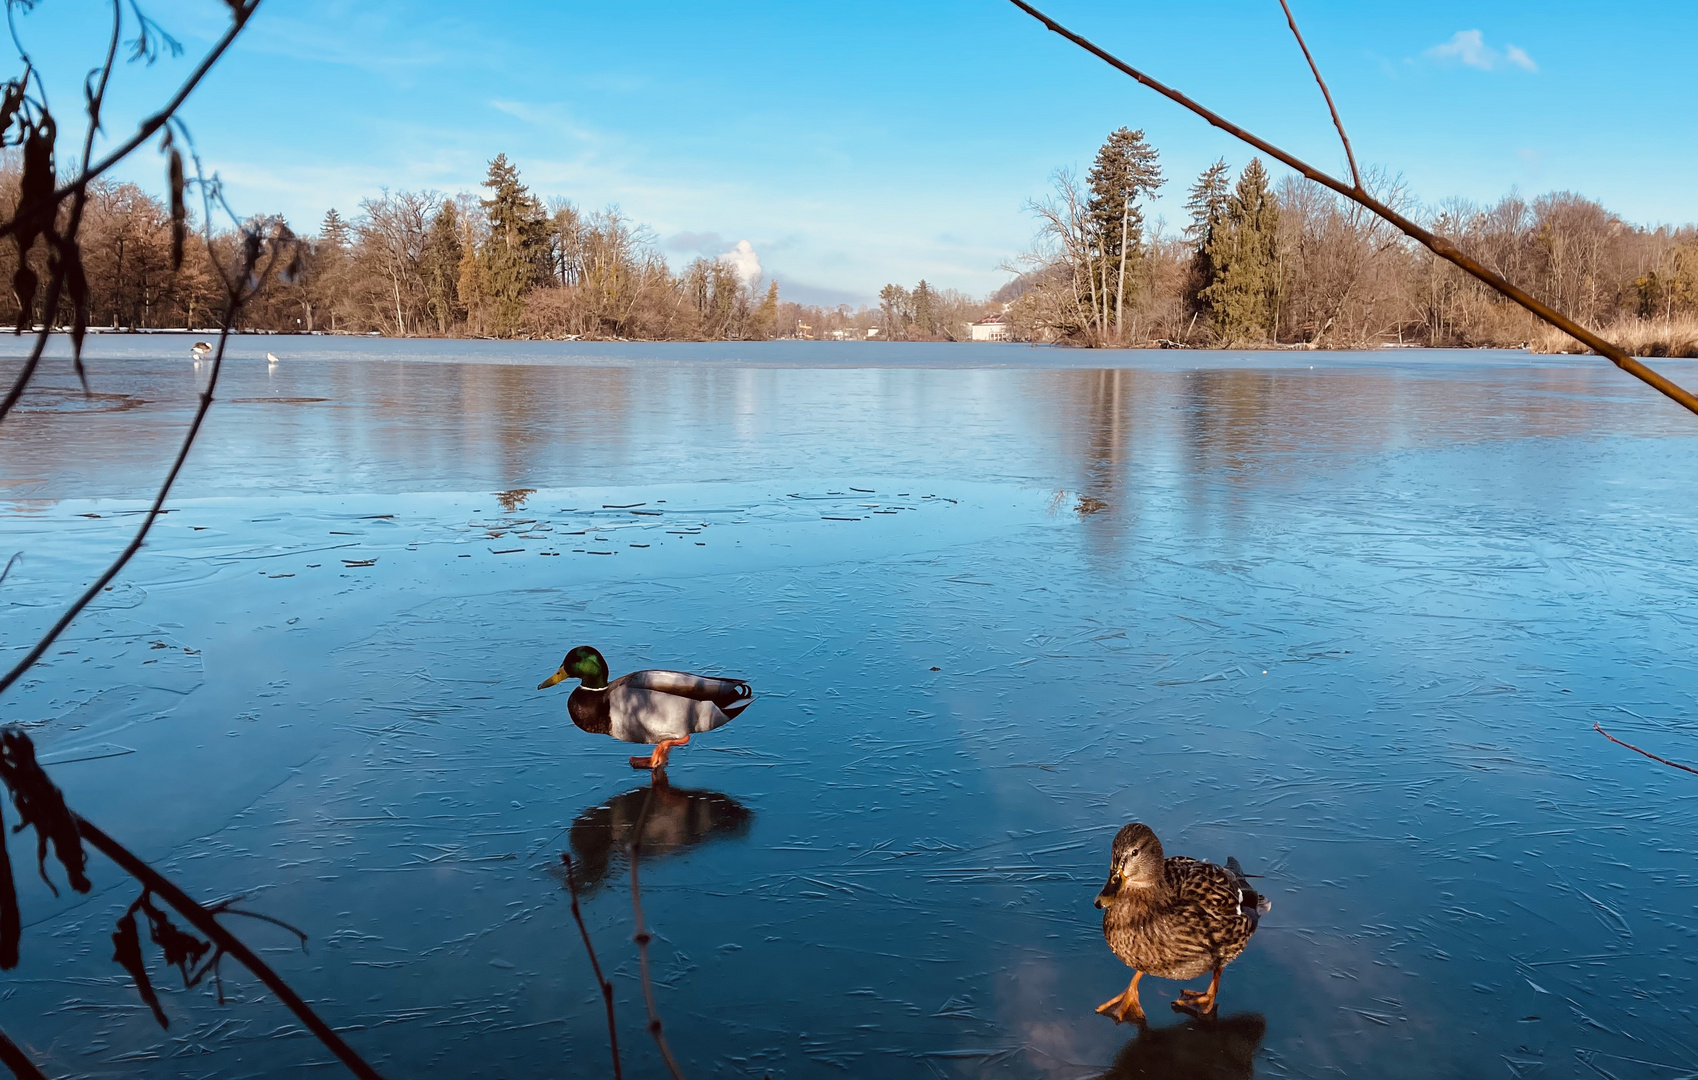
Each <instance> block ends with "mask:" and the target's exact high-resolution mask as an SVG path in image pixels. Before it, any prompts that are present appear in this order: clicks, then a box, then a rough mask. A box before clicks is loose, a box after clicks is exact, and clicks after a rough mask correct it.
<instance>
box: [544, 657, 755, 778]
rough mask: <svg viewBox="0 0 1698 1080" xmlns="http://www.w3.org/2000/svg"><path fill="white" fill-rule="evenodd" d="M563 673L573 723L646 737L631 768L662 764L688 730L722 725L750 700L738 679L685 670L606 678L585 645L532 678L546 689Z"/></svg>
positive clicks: (629, 737)
mask: <svg viewBox="0 0 1698 1080" xmlns="http://www.w3.org/2000/svg"><path fill="white" fill-rule="evenodd" d="M567 679H577V680H578V686H577V689H575V690H573V691H572V696H571V697H569V698H567V699H566V712H567V713H568V714H569V715H570V716H571V717H572V723H574V724H576V725H578V726H579V727H580V728H582V729H584V730H585V731H587V732H589V733H590V734H591V735H608V736H611V737H613V738H615V739H618V740H620V741H621V742H629V743H649V744H652V745H653V746H654V751H653V752H652V753H650V754H649V756H647V757H640V758H638V757H634V758H632V759H631V768H633V769H663V768H665V767H666V756H667V754H669V753H671V752H672V748H673V747H675V746H683V745H684V744H685V743H687V742H689V741H690V736H691V735H696V734H700V733H701V732H704V731H712V730H713V729H714V728H716V727H723V726H724V725H726V724H728V723H730V722H731V720H732V718H733V717H735V716H736V715H737V714H738V713H740V712H742V711H743V710H744V709H746V708H748V707H749V703H750V702H751V701H753V700H755V692H754V691H753V690H751V689H749V684H748V683H746V682H743V681H742V680H740V679H718V678H714V677H713V676H711V675H692V674H690V673H689V672H686V671H661V670H649V671H633V672H631V674H629V675H621V676H619V678H617V679H614V680H613V681H611V682H609V681H608V678H607V661H606V660H604V659H602V656H601V653H599V652H597V651H596V650H595V649H592V648H591V647H590V646H588V645H579V646H578V647H577V648H575V649H573V650H572V651H571V652H569V653H567V654H566V659H564V660H562V661H561V662H560V669H559V670H558V671H556V672H555V673H554V674H553V675H550V676H549V677H548V678H546V679H544V680H543V681H542V682H541V683H539V684H537V689H538V690H546V689H548V688H549V687H550V686H553V685H555V684H556V683H560V682H564V681H566V680H567Z"/></svg>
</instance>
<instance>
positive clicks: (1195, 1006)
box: [1173, 968, 1220, 1018]
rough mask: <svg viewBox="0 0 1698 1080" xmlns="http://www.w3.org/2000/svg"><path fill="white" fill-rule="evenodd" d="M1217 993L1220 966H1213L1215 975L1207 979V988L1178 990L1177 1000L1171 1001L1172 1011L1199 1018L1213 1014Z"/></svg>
mask: <svg viewBox="0 0 1698 1080" xmlns="http://www.w3.org/2000/svg"><path fill="white" fill-rule="evenodd" d="M1218 993H1220V968H1215V976H1214V978H1212V979H1210V980H1209V988H1208V989H1207V990H1181V991H1179V1000H1178V1001H1176V1002H1174V1003H1173V1011H1174V1012H1183V1013H1190V1014H1191V1015H1192V1016H1195V1017H1199V1018H1201V1017H1206V1016H1213V1015H1214V1014H1215V995H1216V994H1218Z"/></svg>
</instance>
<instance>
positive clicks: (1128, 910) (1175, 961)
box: [1103, 855, 1258, 979]
mask: <svg viewBox="0 0 1698 1080" xmlns="http://www.w3.org/2000/svg"><path fill="white" fill-rule="evenodd" d="M1246 890H1247V886H1246V884H1245V883H1244V881H1243V879H1242V878H1240V877H1235V876H1234V875H1233V874H1232V872H1231V871H1229V870H1227V869H1225V868H1224V867H1219V866H1215V865H1213V864H1212V863H1206V862H1199V861H1197V860H1196V859H1187V858H1185V857H1184V856H1182V855H1176V856H1174V857H1173V858H1171V859H1166V860H1164V863H1163V866H1162V882H1161V885H1160V886H1158V887H1157V888H1155V889H1149V890H1141V889H1140V890H1134V889H1123V890H1122V891H1121V894H1120V896H1119V898H1118V899H1117V900H1116V901H1115V902H1114V903H1111V904H1109V905H1108V907H1107V908H1105V909H1104V910H1103V937H1104V938H1105V939H1107V941H1108V947H1109V948H1111V949H1113V950H1114V955H1116V956H1118V957H1120V959H1122V960H1124V961H1125V962H1126V966H1127V967H1130V968H1136V969H1137V970H1139V971H1144V972H1148V973H1149V974H1151V975H1154V976H1156V977H1157V978H1158V979H1195V978H1196V977H1197V976H1199V975H1201V974H1203V973H1204V972H1207V971H1213V970H1214V969H1215V968H1216V967H1219V966H1222V965H1225V964H1230V963H1231V962H1232V961H1234V960H1236V959H1238V954H1239V953H1242V952H1243V951H1244V947H1245V946H1246V945H1248V944H1250V935H1251V934H1253V933H1255V932H1256V919H1257V918H1258V913H1257V911H1256V906H1255V900H1253V899H1252V900H1251V903H1250V907H1249V914H1245V906H1244V900H1243V896H1244V893H1245V892H1246ZM1146 892H1148V893H1150V894H1153V895H1143V894H1144V893H1146ZM1129 894H1130V895H1129ZM1250 896H1251V897H1255V896H1256V894H1255V893H1253V892H1252V893H1250Z"/></svg>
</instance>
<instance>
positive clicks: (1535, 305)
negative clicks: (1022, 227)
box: [1009, 0, 1698, 415]
mask: <svg viewBox="0 0 1698 1080" xmlns="http://www.w3.org/2000/svg"><path fill="white" fill-rule="evenodd" d="M1009 2H1010V3H1012V4H1013V5H1014V6H1015V7H1017V8H1019V9H1020V10H1021V11H1024V12H1025V13H1026V14H1028V15H1030V16H1032V18H1034V19H1037V20H1038V21H1039V22H1041V23H1043V24H1044V26H1046V27H1047V28H1049V29H1050V30H1052V31H1054V32H1055V33H1057V34H1059V35H1060V36H1062V37H1064V38H1066V39H1067V40H1068V41H1071V42H1073V44H1075V45H1077V46H1079V47H1080V48H1081V49H1084V50H1085V51H1086V52H1088V53H1091V54H1092V55H1093V56H1096V57H1097V58H1098V59H1100V60H1102V61H1104V62H1105V63H1107V64H1109V65H1111V66H1113V67H1115V68H1117V69H1119V70H1120V71H1122V72H1124V73H1125V74H1127V75H1130V76H1131V77H1132V78H1134V79H1136V80H1137V81H1138V82H1140V83H1143V84H1144V85H1145V86H1147V87H1149V88H1150V89H1151V90H1154V91H1155V92H1156V93H1158V94H1160V95H1162V96H1163V97H1165V98H1167V99H1168V100H1169V101H1172V102H1174V103H1176V104H1178V105H1180V106H1182V107H1184V108H1186V109H1188V110H1190V111H1191V112H1193V113H1195V114H1197V115H1198V116H1200V117H1202V118H1203V119H1204V120H1207V121H1208V122H1209V123H1210V124H1213V125H1214V126H1215V127H1217V128H1220V129H1221V130H1222V131H1224V132H1226V133H1227V134H1228V135H1231V136H1233V137H1234V138H1237V139H1239V140H1241V141H1243V142H1246V143H1249V144H1250V145H1251V146H1254V147H1255V148H1256V149H1258V150H1260V151H1262V153H1264V154H1267V155H1268V156H1269V157H1271V158H1273V159H1274V160H1276V161H1279V162H1281V163H1283V164H1284V165H1287V166H1289V167H1290V168H1292V169H1295V170H1296V171H1297V172H1299V173H1302V174H1303V175H1304V176H1305V177H1307V178H1308V179H1310V180H1313V181H1314V182H1315V183H1317V184H1320V185H1321V186H1323V187H1327V188H1331V189H1332V190H1333V191H1336V192H1338V193H1339V194H1340V195H1343V196H1344V197H1345V198H1347V199H1349V200H1351V201H1352V202H1354V203H1356V204H1358V205H1360V206H1362V207H1364V208H1365V209H1367V210H1370V211H1372V212H1373V213H1375V214H1377V215H1379V216H1380V217H1381V218H1384V219H1385V220H1386V221H1388V222H1390V223H1391V224H1392V225H1394V226H1396V227H1397V228H1398V229H1400V230H1401V231H1402V232H1403V233H1404V234H1405V235H1406V236H1409V237H1410V238H1412V239H1414V240H1417V241H1419V242H1420V243H1421V244H1422V245H1423V246H1425V247H1426V248H1427V249H1428V250H1429V251H1431V252H1432V253H1433V254H1435V255H1437V256H1438V257H1439V258H1441V259H1444V260H1445V261H1446V262H1449V263H1451V264H1453V265H1454V266H1456V267H1458V268H1459V269H1461V270H1462V271H1463V272H1464V273H1466V274H1468V275H1470V276H1472V277H1474V278H1476V279H1478V280H1479V281H1481V282H1484V283H1485V284H1486V285H1488V286H1490V287H1491V288H1492V289H1495V290H1496V291H1497V292H1499V293H1501V294H1503V295H1504V296H1507V297H1508V298H1509V299H1511V300H1513V301H1515V302H1516V303H1517V304H1519V305H1521V306H1522V307H1524V308H1526V309H1527V310H1528V311H1530V312H1532V313H1533V314H1534V315H1536V316H1538V317H1539V318H1541V319H1543V320H1544V321H1545V322H1548V323H1550V324H1551V325H1552V326H1554V327H1556V328H1557V329H1559V330H1561V331H1562V332H1563V333H1565V334H1567V335H1568V336H1569V337H1572V338H1574V339H1575V340H1576V341H1579V342H1580V343H1581V344H1583V345H1585V346H1586V347H1587V348H1589V349H1591V350H1592V351H1593V352H1595V353H1598V354H1599V355H1600V356H1604V357H1606V358H1608V359H1609V360H1610V362H1611V363H1613V364H1615V366H1616V367H1618V368H1620V369H1622V370H1623V371H1625V372H1627V373H1628V374H1629V375H1632V376H1633V377H1634V378H1636V379H1638V380H1640V381H1641V382H1643V383H1645V384H1646V385H1647V386H1650V387H1652V388H1654V389H1655V390H1657V392H1659V393H1661V394H1662V395H1663V396H1664V397H1666V398H1668V399H1669V400H1671V401H1674V402H1676V403H1678V404H1679V405H1681V406H1682V407H1684V408H1685V409H1686V410H1687V411H1689V412H1691V413H1693V414H1694V415H1698V396H1694V395H1693V394H1692V393H1691V392H1690V391H1688V390H1686V389H1683V388H1682V387H1681V386H1679V385H1678V384H1676V383H1674V382H1673V381H1671V380H1669V379H1667V378H1665V377H1663V376H1662V375H1659V374H1658V373H1657V372H1655V371H1653V370H1651V369H1650V368H1648V367H1646V366H1645V365H1644V364H1642V363H1640V362H1639V361H1638V360H1635V359H1634V358H1633V357H1631V356H1629V355H1628V354H1627V352H1626V351H1625V350H1623V349H1622V348H1621V347H1620V346H1618V345H1614V344H1612V343H1611V342H1608V341H1605V340H1604V339H1603V338H1601V337H1599V336H1598V335H1597V334H1595V333H1593V332H1592V331H1590V330H1588V329H1586V328H1585V327H1584V326H1581V325H1580V324H1579V323H1577V322H1575V321H1574V320H1573V319H1570V318H1569V317H1568V316H1566V315H1564V314H1562V312H1560V311H1557V310H1556V309H1555V308H1552V307H1551V306H1550V305H1548V304H1545V303H1543V302H1542V301H1539V300H1537V299H1534V298H1533V297H1532V296H1531V295H1529V294H1528V293H1527V292H1525V291H1524V290H1522V289H1520V288H1517V287H1516V286H1515V285H1512V284H1510V283H1509V282H1508V281H1506V280H1505V279H1503V278H1502V277H1500V276H1498V275H1497V274H1494V273H1493V272H1492V271H1490V270H1488V269H1486V268H1485V267H1484V266H1482V265H1480V264H1479V263H1478V262H1476V261H1474V260H1473V259H1471V258H1469V257H1468V256H1467V255H1464V254H1463V253H1462V252H1461V251H1460V250H1458V249H1457V247H1456V245H1455V244H1452V243H1451V242H1450V241H1449V240H1446V239H1445V238H1444V237H1442V236H1435V235H1434V234H1433V233H1430V232H1428V231H1427V230H1426V229H1423V228H1422V227H1421V226H1419V225H1417V224H1415V223H1414V222H1413V221H1410V220H1409V219H1408V218H1406V217H1404V216H1403V215H1402V214H1399V213H1398V212H1397V211H1396V210H1393V209H1392V208H1391V207H1389V206H1387V205H1385V204H1384V203H1382V202H1380V201H1379V200H1378V199H1375V198H1374V197H1373V196H1371V195H1369V194H1368V193H1367V192H1366V191H1362V190H1359V189H1357V188H1353V187H1351V186H1350V185H1349V184H1346V183H1344V182H1343V181H1342V180H1339V179H1337V178H1336V177H1333V176H1331V175H1329V174H1328V173H1324V172H1322V171H1321V170H1319V169H1317V168H1315V167H1314V166H1313V165H1310V164H1308V163H1306V162H1304V161H1301V160H1299V159H1298V158H1296V157H1293V156H1292V155H1291V154H1288V153H1286V152H1285V151H1284V150H1281V149H1280V148H1279V147H1277V146H1275V145H1274V144H1272V143H1270V142H1268V141H1267V140H1266V139H1263V138H1260V137H1258V136H1256V135H1252V134H1251V133H1250V132H1248V131H1246V130H1244V129H1243V128H1241V127H1239V126H1238V125H1237V124H1234V123H1232V122H1231V121H1230V120H1227V119H1226V118H1225V117H1223V116H1221V115H1220V114H1218V113H1215V112H1213V111H1211V110H1209V109H1207V108H1205V107H1203V106H1202V105H1199V104H1198V103H1197V102H1195V101H1192V100H1191V99H1190V98H1188V97H1186V96H1185V95H1184V94H1181V93H1180V92H1179V91H1177V90H1175V89H1173V88H1172V87H1170V86H1168V85H1166V84H1165V83H1162V82H1159V81H1158V80H1156V79H1153V78H1151V77H1150V76H1148V75H1146V74H1144V73H1143V72H1142V71H1139V70H1138V69H1137V68H1134V67H1132V66H1131V65H1129V64H1127V63H1126V62H1125V61H1123V60H1120V59H1119V58H1117V57H1115V56H1113V55H1111V54H1109V53H1107V52H1105V51H1103V50H1102V49H1100V48H1098V47H1097V46H1096V45H1094V44H1092V43H1091V42H1090V41H1088V40H1086V39H1085V38H1082V37H1080V36H1079V35H1078V34H1075V33H1074V32H1073V31H1071V30H1069V29H1067V28H1066V27H1065V26H1062V25H1061V24H1060V23H1058V22H1056V21H1055V20H1054V19H1052V18H1050V17H1049V16H1048V15H1045V14H1044V13H1043V12H1041V11H1039V10H1038V9H1037V8H1034V7H1032V6H1031V5H1030V4H1028V3H1026V2H1025V0H1009Z"/></svg>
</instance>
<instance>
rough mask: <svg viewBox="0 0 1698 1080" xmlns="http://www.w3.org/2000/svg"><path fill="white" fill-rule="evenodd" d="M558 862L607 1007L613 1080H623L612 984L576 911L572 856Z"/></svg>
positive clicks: (573, 915) (582, 920)
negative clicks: (603, 970)
mask: <svg viewBox="0 0 1698 1080" xmlns="http://www.w3.org/2000/svg"><path fill="white" fill-rule="evenodd" d="M560 861H561V862H562V863H564V864H565V865H566V891H567V892H569V893H571V894H572V918H574V919H576V920H578V933H579V935H581V936H582V937H583V939H584V951H585V952H586V953H589V955H590V969H591V970H592V971H594V972H595V981H596V985H597V986H599V987H601V1000H602V1002H603V1003H604V1004H605V1005H606V1006H607V1043H608V1045H609V1046H611V1047H612V1048H613V1080H623V1075H622V1074H621V1072H620V1071H619V1029H618V1028H617V1027H615V1026H614V1023H613V984H612V983H610V982H608V981H607V979H606V978H605V977H604V976H603V975H602V973H601V962H600V961H598V960H597V959H596V958H595V946H594V945H591V944H590V931H589V928H588V927H586V926H585V925H584V916H583V913H582V912H580V911H579V910H578V884H577V882H576V881H575V880H574V877H573V873H572V856H570V855H568V854H566V853H565V852H564V851H562V852H561V853H560Z"/></svg>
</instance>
